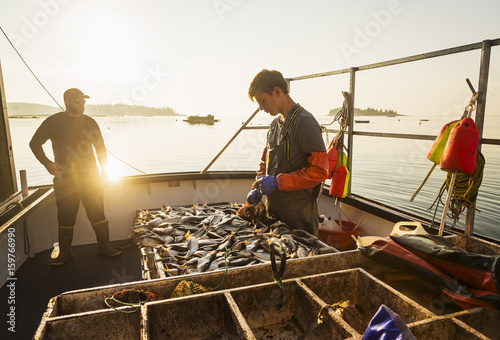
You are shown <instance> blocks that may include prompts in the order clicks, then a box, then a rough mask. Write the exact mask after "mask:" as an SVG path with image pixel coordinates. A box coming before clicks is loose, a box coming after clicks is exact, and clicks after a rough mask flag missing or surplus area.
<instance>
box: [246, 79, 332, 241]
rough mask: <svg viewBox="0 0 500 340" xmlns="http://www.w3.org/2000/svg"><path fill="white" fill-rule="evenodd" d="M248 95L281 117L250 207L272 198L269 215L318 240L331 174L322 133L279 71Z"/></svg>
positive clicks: (254, 83)
mask: <svg viewBox="0 0 500 340" xmlns="http://www.w3.org/2000/svg"><path fill="white" fill-rule="evenodd" d="M248 96H249V97H250V100H252V101H254V99H255V101H256V102H257V103H258V104H259V108H260V109H261V110H264V111H266V112H267V113H269V114H270V115H271V116H276V118H275V119H274V120H273V121H272V123H271V125H270V127H269V131H268V132H267V144H266V147H265V149H264V153H263V155H262V159H261V163H260V167H259V170H258V171H257V177H256V181H255V182H254V184H253V186H252V190H251V191H250V192H249V193H248V196H247V202H248V203H250V204H254V203H255V202H258V200H259V199H260V198H261V196H262V195H267V211H268V213H269V215H272V216H274V217H276V218H278V219H279V220H280V221H282V222H285V223H286V224H288V226H289V227H290V228H292V229H303V230H306V231H307V232H309V233H311V234H312V235H315V236H317V234H318V223H319V222H318V206H317V201H316V199H317V197H318V195H319V191H320V189H321V183H322V182H323V181H324V180H325V179H326V178H327V175H328V158H327V154H326V149H325V143H324V141H323V138H322V134H321V128H320V126H319V124H318V122H317V121H316V119H315V118H314V116H313V115H312V114H311V113H309V112H308V111H307V110H305V109H304V108H303V107H302V106H300V104H298V103H295V102H294V101H293V99H292V98H291V97H290V95H289V91H288V83H287V81H286V80H285V79H284V78H283V75H282V74H281V73H280V72H278V71H274V70H266V69H264V70H262V71H261V72H259V73H258V74H257V75H256V76H255V78H254V79H253V81H252V83H251V84H250V88H249V89H248Z"/></svg>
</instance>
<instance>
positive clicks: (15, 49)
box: [0, 27, 64, 110]
mask: <svg viewBox="0 0 500 340" xmlns="http://www.w3.org/2000/svg"><path fill="white" fill-rule="evenodd" d="M0 30H2V33H3V35H5V38H7V41H8V42H9V44H10V45H11V46H12V48H13V49H14V51H16V53H17V55H18V56H19V58H21V60H22V61H23V63H24V65H26V67H27V68H28V70H29V71H30V72H31V74H32V75H33V77H35V79H36V80H37V81H38V83H39V84H40V86H41V87H42V88H43V89H44V90H45V92H47V93H48V95H49V96H50V98H52V100H53V101H54V102H55V103H56V104H57V106H59V108H60V109H61V110H64V109H63V108H62V106H61V105H59V103H58V102H57V100H56V99H55V98H54V97H53V96H52V94H51V93H50V92H49V90H47V89H46V88H45V86H43V84H42V82H41V81H40V79H38V77H37V76H36V75H35V73H34V72H33V71H32V70H31V68H30V67H29V66H28V64H27V63H26V61H25V60H24V59H23V57H22V56H21V53H19V51H18V50H17V48H16V47H15V46H14V44H13V43H12V41H10V39H9V37H8V36H7V33H5V31H4V30H3V28H2V27H0Z"/></svg>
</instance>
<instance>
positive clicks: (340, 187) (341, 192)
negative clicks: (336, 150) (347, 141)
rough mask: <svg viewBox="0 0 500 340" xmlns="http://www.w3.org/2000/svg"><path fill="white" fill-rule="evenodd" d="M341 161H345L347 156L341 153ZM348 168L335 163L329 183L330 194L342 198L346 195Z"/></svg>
mask: <svg viewBox="0 0 500 340" xmlns="http://www.w3.org/2000/svg"><path fill="white" fill-rule="evenodd" d="M340 157H342V162H343V163H344V162H345V163H347V156H346V155H345V153H342V156H339V158H340ZM345 163H344V164H345ZM349 176H350V173H349V170H348V169H347V168H346V167H345V166H344V165H343V164H340V165H337V167H336V168H335V171H334V172H333V177H332V183H331V184H330V195H332V196H334V197H341V198H344V197H346V196H347V188H348V185H349Z"/></svg>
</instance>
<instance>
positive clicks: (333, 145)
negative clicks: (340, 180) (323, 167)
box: [327, 138, 339, 179]
mask: <svg viewBox="0 0 500 340" xmlns="http://www.w3.org/2000/svg"><path fill="white" fill-rule="evenodd" d="M338 147H339V140H338V138H333V139H332V141H331V142H330V145H328V149H327V156H328V177H327V178H328V179H331V178H332V176H333V173H334V171H335V168H336V167H337V157H338Z"/></svg>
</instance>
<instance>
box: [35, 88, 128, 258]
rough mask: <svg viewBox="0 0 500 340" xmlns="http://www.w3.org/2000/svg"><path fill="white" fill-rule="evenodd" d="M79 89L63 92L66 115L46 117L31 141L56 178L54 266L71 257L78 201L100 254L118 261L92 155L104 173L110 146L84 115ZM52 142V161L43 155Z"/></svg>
mask: <svg viewBox="0 0 500 340" xmlns="http://www.w3.org/2000/svg"><path fill="white" fill-rule="evenodd" d="M88 98H90V97H89V96H87V95H85V94H84V93H83V92H82V91H80V90H79V89H75V88H71V89H69V90H67V91H66V92H64V104H65V106H66V110H65V111H63V112H59V113H56V114H54V115H52V116H50V117H48V118H47V119H46V120H45V121H43V122H42V124H41V125H40V127H39V128H38V129H37V130H36V132H35V134H34V135H33V138H32V139H31V141H30V148H31V150H32V151H33V153H34V154H35V157H36V158H37V159H38V161H39V162H40V163H42V165H43V166H45V168H46V169H47V171H48V172H49V173H50V174H51V175H53V176H54V193H55V197H56V206H57V220H58V223H59V229H58V235H59V256H58V257H57V258H55V259H51V261H50V264H51V265H53V266H60V265H63V264H64V263H65V262H66V261H67V260H69V259H70V258H71V257H72V253H71V242H72V241H73V228H74V225H75V221H76V215H77V213H78V209H79V206H80V201H81V202H82V204H83V206H84V207H85V211H86V213H87V217H88V219H89V221H90V223H91V224H92V228H93V229H94V232H95V234H96V238H97V244H98V251H97V254H99V255H105V256H108V257H115V256H118V255H120V254H121V252H120V251H118V250H116V249H114V248H112V247H111V246H110V245H109V229H108V220H107V219H106V217H105V215H104V203H103V190H102V186H101V177H100V175H99V169H98V167H97V163H96V159H95V156H94V148H95V152H96V154H97V158H98V160H99V163H100V165H101V168H103V169H104V167H105V165H106V161H107V155H106V147H105V146H104V140H103V138H102V134H101V130H100V129H99V126H98V125H97V122H96V121H95V120H94V119H93V118H91V117H89V116H87V115H85V114H84V113H83V112H84V111H85V99H88ZM49 139H50V141H51V143H52V150H53V152H54V161H51V160H50V159H48V158H47V156H46V155H45V152H44V150H43V147H42V145H43V144H44V143H45V142H46V141H47V140H49Z"/></svg>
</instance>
